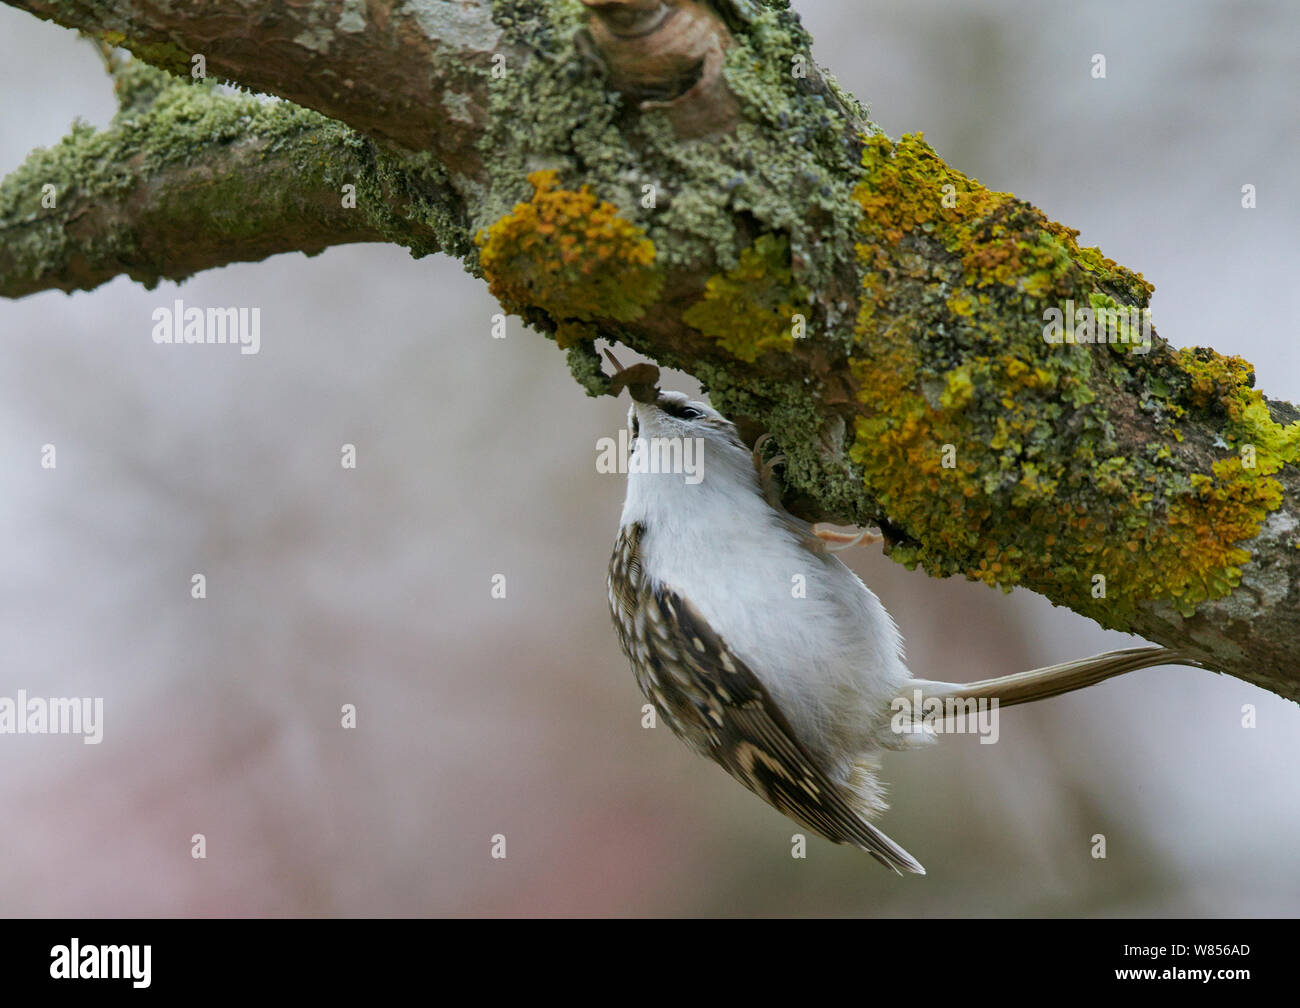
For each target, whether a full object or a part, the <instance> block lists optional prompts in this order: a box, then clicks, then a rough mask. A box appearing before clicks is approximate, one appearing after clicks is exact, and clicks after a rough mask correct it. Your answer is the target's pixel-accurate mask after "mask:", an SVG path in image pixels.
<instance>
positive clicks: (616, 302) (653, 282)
mask: <svg viewBox="0 0 1300 1008" xmlns="http://www.w3.org/2000/svg"><path fill="white" fill-rule="evenodd" d="M528 181H529V182H531V183H532V185H533V187H534V190H535V191H534V193H533V198H532V199H531V200H529V201H528V202H527V203H516V204H515V206H514V209H513V210H511V211H510V213H508V214H506V215H505V216H504V217H502V218H501V219H500V220H498V221H497V222H496V223H495V224H493V225H492V227H491V228H490V229H489V230H488V232H487V234H486V235H485V234H483V233H480V234H479V235H478V243H479V245H480V247H481V253H480V258H479V261H480V264H481V265H482V267H483V273H484V275H485V276H486V278H487V281H488V286H489V288H490V289H491V291H492V294H493V295H494V296H495V297H496V298H497V300H498V301H500V302H501V304H502V305H503V306H505V307H506V308H507V309H509V310H511V311H515V312H521V313H522V312H523V311H524V310H526V309H529V308H535V309H541V310H542V311H543V312H545V313H546V314H547V315H549V316H550V317H551V319H552V320H553V321H554V322H555V323H556V325H557V326H561V325H562V324H563V323H565V322H566V321H577V322H588V321H595V320H598V319H612V320H614V321H617V322H631V321H633V320H634V319H637V318H640V317H641V316H642V315H643V314H644V313H645V309H646V307H647V306H648V305H651V304H653V303H654V302H655V301H656V300H657V299H658V296H659V291H660V288H661V287H662V285H663V278H662V276H661V274H660V272H659V271H658V270H657V269H656V267H655V247H654V243H653V242H651V241H650V239H649V238H647V237H646V236H645V232H644V231H643V230H642V229H641V228H639V227H637V226H636V225H635V224H633V223H632V222H630V221H627V220H624V219H623V218H621V217H620V216H619V213H618V208H617V207H615V206H614V205H613V204H612V203H609V202H607V201H602V200H598V199H597V198H596V197H595V195H593V194H592V192H591V190H590V188H589V187H587V186H585V185H584V186H583V187H582V188H580V189H578V190H577V191H574V190H569V189H560V188H558V181H557V178H556V174H555V172H553V171H537V172H533V173H532V174H531V175H529V176H528ZM567 331H569V332H572V331H573V329H572V327H570V328H569V329H568V330H567Z"/></svg>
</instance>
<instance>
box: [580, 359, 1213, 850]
mask: <svg viewBox="0 0 1300 1008" xmlns="http://www.w3.org/2000/svg"><path fill="white" fill-rule="evenodd" d="M606 357H607V358H608V359H609V361H610V363H611V364H612V365H613V367H614V369H615V375H614V377H613V378H612V379H611V386H610V389H611V392H612V393H613V394H616V395H617V394H619V392H621V390H622V388H624V387H626V388H627V389H628V391H629V393H630V395H631V397H632V404H631V406H630V408H629V410H628V425H629V431H630V434H631V437H632V439H633V442H634V445H635V447H634V450H633V453H632V460H630V462H629V464H628V466H627V469H628V479H627V494H626V497H625V499H624V503H623V511H622V515H621V516H620V520H619V529H618V535H617V539H616V542H615V546H614V551H613V555H612V556H611V558H610V563H609V575H608V579H607V587H608V591H609V608H610V615H611V617H612V619H613V622H614V627H615V630H616V632H617V635H618V639H619V643H620V645H621V647H622V650H623V652H624V654H625V655H626V656H627V658H628V659H629V662H630V664H631V666H632V671H633V674H634V676H635V678H636V681H637V684H638V686H639V687H640V689H641V692H642V693H643V694H644V695H645V697H646V699H647V700H649V701H650V703H652V704H653V705H654V708H655V710H656V711H657V713H658V717H659V719H661V720H662V721H663V722H665V723H666V724H667V725H668V726H669V728H670V729H671V730H672V731H673V733H674V734H676V735H677V736H678V737H679V738H681V739H682V740H683V741H684V742H685V743H686V744H687V745H688V746H689V747H690V748H691V749H693V750H694V751H695V752H697V753H698V754H700V755H702V756H705V757H706V758H708V759H711V760H713V761H714V762H715V763H717V764H719V765H720V766H721V767H722V768H723V769H724V770H726V771H727V773H729V774H730V775H731V776H732V777H734V778H735V779H736V780H737V781H739V782H740V783H741V784H743V785H744V786H745V787H746V788H748V789H749V790H750V791H752V792H754V794H756V795H757V796H758V797H760V798H762V799H763V800H764V801H766V802H767V803H768V804H769V805H771V806H772V807H773V808H775V809H776V810H777V811H778V812H781V813H783V814H784V815H786V816H787V817H788V818H790V819H792V820H794V821H795V822H797V823H799V824H800V825H802V826H803V827H806V828H807V829H810V830H812V831H813V832H814V833H817V834H818V835H820V836H822V837H825V838H826V839H828V840H830V841H832V842H834V843H838V844H849V845H852V846H855V847H858V848H860V849H861V850H864V851H866V852H867V853H869V854H870V855H871V856H872V857H874V858H875V859H876V860H877V861H879V862H880V863H881V864H882V865H884V866H885V867H887V868H890V869H892V870H893V871H894V872H896V873H898V874H899V875H902V874H904V873H913V874H919V875H924V874H925V868H924V867H923V866H922V865H921V863H920V862H919V861H918V860H917V859H916V858H915V857H913V856H912V855H911V854H910V853H908V852H907V851H906V850H905V849H904V848H903V847H902V846H901V845H899V844H898V843H896V842H895V841H894V840H892V839H890V838H889V837H888V836H886V835H885V833H884V832H882V831H881V830H880V829H879V828H878V827H877V826H876V825H875V824H874V823H873V821H872V820H874V819H876V818H878V817H879V816H880V815H881V814H882V813H884V812H885V811H886V809H887V807H888V806H887V803H886V798H885V786H884V785H883V783H882V782H881V777H880V775H881V756H882V754H883V753H884V752H886V751H889V750H909V749H914V748H917V747H920V746H924V745H926V744H929V743H930V742H933V741H934V736H935V731H934V728H933V724H932V723H931V724H926V723H922V722H919V721H917V720H915V714H913V715H911V716H910V719H905V720H904V723H903V724H902V726H901V730H900V722H899V719H898V717H897V716H896V715H897V713H898V711H899V710H900V709H902V708H901V707H900V703H899V699H900V698H908V697H918V698H920V697H923V698H924V700H925V701H926V702H927V703H928V702H930V701H932V700H937V701H940V702H943V701H947V700H957V701H960V702H962V703H966V702H969V701H975V702H979V701H984V702H985V703H993V704H994V706H995V709H996V708H999V707H1005V706H1010V705H1013V704H1019V703H1027V702H1030V701H1034V700H1041V699H1045V698H1047V697H1051V696H1056V695H1059V694H1061V693H1064V692H1068V691H1070V690H1076V689H1080V688H1082V687H1085V686H1089V685H1092V684H1094V683H1098V682H1101V681H1102V680H1104V679H1108V678H1110V677H1111V676H1115V675H1120V674H1122V673H1125V672H1129V671H1133V670H1135V669H1140V668H1148V667H1151V666H1155V665H1165V664H1184V665H1194V666H1198V667H1204V666H1202V665H1201V664H1200V662H1199V661H1198V660H1197V659H1196V658H1195V657H1193V656H1191V655H1189V654H1186V653H1183V652H1180V651H1177V650H1174V649H1169V648H1163V647H1141V648H1128V649H1124V650H1119V651H1109V652H1106V653H1104V654H1100V655H1095V656H1092V657H1090V658H1084V659H1080V660H1077V661H1071V662H1065V663H1062V664H1059V665H1052V666H1049V667H1047V668H1041V669H1033V670H1030V671H1028V672H1020V673H1016V674H1013V675H1007V676H1001V677H998V678H995V679H986V680H982V681H979V682H974V683H955V682H946V681H937V680H928V679H918V678H914V677H913V676H912V675H911V673H910V672H909V670H908V667H907V664H906V662H905V660H904V653H903V640H902V637H901V635H900V633H899V631H898V628H897V626H896V625H895V623H894V621H893V619H892V618H891V617H890V615H889V613H888V612H886V610H885V607H884V606H883V605H882V604H881V602H880V600H879V599H878V598H876V596H875V595H874V594H873V593H872V592H871V590H870V589H869V588H867V586H866V585H865V584H863V582H862V581H861V579H860V578H859V577H858V576H857V575H856V574H854V573H853V571H851V570H850V569H849V568H848V567H847V566H846V565H845V564H844V563H843V562H842V561H841V560H840V559H839V557H838V556H836V553H837V552H839V550H840V549H841V548H843V547H844V546H845V545H849V544H851V542H856V541H858V540H860V539H863V538H864V537H863V536H856V537H848V536H847V535H846V534H843V533H834V532H829V531H827V530H822V529H820V528H816V527H815V526H813V525H812V524H811V523H809V522H807V521H804V520H803V519H800V518H798V517H796V516H795V515H793V514H791V513H789V512H788V511H787V510H786V509H785V508H784V507H783V506H782V505H781V503H780V496H779V493H778V492H777V490H776V487H775V482H774V480H773V478H772V470H773V467H774V466H775V465H778V464H780V462H781V461H782V459H781V457H780V456H779V455H778V456H776V457H775V458H773V459H772V460H770V461H768V462H764V461H763V460H762V450H763V448H764V447H765V444H766V439H767V435H764V436H763V437H761V438H759V439H758V440H757V441H756V442H755V444H754V446H753V447H746V445H745V444H744V442H743V441H742V440H741V438H740V436H739V434H738V432H737V429H736V427H735V425H734V424H733V423H732V422H731V421H729V420H728V419H726V417H724V416H723V415H722V414H721V413H719V412H717V411H716V410H715V409H713V408H712V407H710V406H709V405H707V404H706V403H704V402H702V401H697V400H693V399H691V398H689V397H688V396H686V395H685V394H683V393H681V392H675V391H661V390H660V389H659V388H658V386H657V379H658V369H657V368H655V367H654V366H653V365H646V364H640V365H635V366H633V367H631V368H623V367H622V365H620V364H619V362H618V361H617V359H616V358H615V357H614V356H613V354H612V353H610V352H609V351H606ZM656 442H658V444H659V445H660V446H662V445H665V444H673V443H674V442H676V443H678V444H679V445H687V444H688V443H689V444H691V445H694V447H695V448H696V453H697V455H698V458H697V463H698V464H697V466H696V468H697V469H698V472H697V473H695V474H694V475H693V476H691V477H689V478H688V477H686V476H684V475H683V473H682V472H672V471H665V467H664V466H656V465H653V464H648V462H649V461H652V460H647V458H646V456H645V453H648V452H650V451H651V450H652V449H654V448H655V447H656ZM678 451H679V452H680V451H681V448H680V447H679V449H678ZM638 452H641V453H643V455H642V458H641V461H640V463H639V464H638V462H637V461H636V460H637V453H638ZM674 457H681V456H680V455H678V456H674ZM667 468H668V470H671V468H672V467H671V466H669V467H667ZM846 539H849V540H850V542H848V543H846V542H845V540H846Z"/></svg>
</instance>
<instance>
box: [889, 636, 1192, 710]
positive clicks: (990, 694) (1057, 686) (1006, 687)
mask: <svg viewBox="0 0 1300 1008" xmlns="http://www.w3.org/2000/svg"><path fill="white" fill-rule="evenodd" d="M1154 665H1190V666H1193V667H1194V668H1207V666H1206V665H1204V664H1203V663H1202V662H1201V661H1200V660H1199V659H1197V658H1194V657H1192V656H1191V655H1190V654H1187V653H1186V652H1183V651H1175V650H1171V649H1170V648H1162V647H1144V648H1128V649H1126V650H1123V651H1107V652H1105V653H1104V654H1099V655H1093V656H1092V657H1091V658H1080V659H1078V660H1077V661H1070V662H1062V663H1061V664H1060V665H1048V666H1047V667H1046V668H1038V669H1030V670H1029V671H1028V672H1017V673H1015V674H1014V675H1006V676H999V677H998V678H996V679H981V680H980V681H979V682H973V683H950V682H931V681H929V680H925V679H916V680H913V681H912V682H911V683H909V684H908V686H907V688H909V689H910V688H919V689H920V690H921V693H922V695H923V696H924V697H925V698H926V699H927V700H928V699H930V698H931V697H933V698H935V699H939V700H946V699H949V698H953V699H962V700H997V702H998V706H999V707H1010V706H1012V705H1013V704H1021V703H1031V702H1033V701H1035V700H1046V699H1047V698H1048V697H1054V696H1059V695H1060V694H1062V693H1069V692H1071V691H1072V690H1077V689H1083V688H1084V687H1085V686H1094V685H1096V684H1097V683H1099V682H1103V681H1104V680H1106V679H1109V678H1111V677H1112V676H1117V675H1123V674H1124V673H1125V672H1134V671H1136V670H1137V669H1144V668H1151V667H1152V666H1154ZM1211 671H1212V670H1211Z"/></svg>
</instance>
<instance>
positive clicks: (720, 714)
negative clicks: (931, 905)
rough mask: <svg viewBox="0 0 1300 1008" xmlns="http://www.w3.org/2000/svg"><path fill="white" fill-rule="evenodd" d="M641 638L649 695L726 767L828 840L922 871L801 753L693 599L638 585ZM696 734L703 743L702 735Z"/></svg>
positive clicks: (786, 723) (776, 711) (772, 707)
mask: <svg viewBox="0 0 1300 1008" xmlns="http://www.w3.org/2000/svg"><path fill="white" fill-rule="evenodd" d="M645 588H646V589H648V591H647V598H646V599H645V606H644V612H645V613H646V626H645V632H644V635H643V641H644V645H645V647H646V651H647V658H648V659H649V661H648V665H649V669H650V678H651V679H652V680H653V682H652V683H643V684H642V685H643V687H650V688H647V692H648V693H650V694H651V699H653V700H655V702H656V703H658V704H659V706H660V707H661V708H662V709H664V710H665V714H666V715H668V717H667V720H668V721H669V723H670V724H672V723H673V721H674V720H675V719H676V720H679V721H681V722H682V723H683V726H684V727H685V726H688V725H689V727H688V731H690V732H691V733H692V734H694V735H695V736H696V737H695V738H690V737H689V736H688V735H687V734H686V733H684V732H679V734H682V735H683V737H684V738H686V740H687V742H689V743H692V744H694V745H697V746H698V745H699V743H700V742H701V741H702V740H703V741H704V742H705V743H706V744H707V748H708V750H709V754H710V755H711V756H712V757H713V759H714V760H716V761H717V762H718V763H719V764H720V765H721V766H722V767H723V768H724V769H726V771H727V772H728V773H730V774H731V775H732V776H733V777H735V778H736V779H737V780H738V781H740V782H741V783H742V784H744V785H745V786H746V787H747V788H749V789H750V790H751V791H753V792H754V793H755V794H756V795H758V796H759V797H760V798H762V799H763V800H764V801H766V802H767V803H768V804H769V805H771V806H772V807H773V808H775V809H777V810H778V811H779V812H782V813H784V814H785V815H787V816H789V817H790V818H791V819H794V820H796V821H797V822H800V823H803V824H804V825H805V826H807V827H808V828H809V829H811V830H815V831H816V832H818V833H820V834H821V835H822V836H824V837H826V838H827V839H828V840H833V841H834V842H836V843H847V844H853V845H854V846H856V847H860V848H862V849H863V850H865V851H867V852H868V853H869V854H871V855H872V856H873V857H874V858H875V859H876V860H877V861H879V862H880V863H881V864H883V865H885V866H886V867H887V868H892V869H894V870H895V871H897V872H899V874H902V872H904V871H908V872H915V873H917V874H920V875H924V874H925V869H924V868H922V867H921V865H920V863H919V862H918V861H917V860H916V859H915V858H914V857H912V855H910V854H909V853H907V851H905V850H904V849H903V848H902V847H900V846H899V845H898V844H896V843H895V842H894V841H893V840H891V839H889V837H887V836H885V834H884V833H882V832H881V831H880V830H878V829H877V828H876V827H875V826H873V825H871V823H869V822H867V821H866V820H865V819H863V818H862V817H861V816H860V815H859V814H858V813H857V812H856V811H854V809H853V806H852V805H851V804H850V803H849V801H848V800H847V799H846V798H845V796H844V794H843V792H842V791H841V789H840V788H839V787H838V786H836V785H835V784H834V783H833V782H832V781H831V780H830V779H829V778H828V777H827V775H826V773H825V772H824V771H823V770H822V769H821V767H819V766H818V765H817V762H816V761H815V760H814V759H812V757H810V756H809V755H808V752H807V750H806V749H805V748H804V747H803V746H802V745H801V744H800V743H799V740H798V739H797V738H796V737H795V734H794V732H793V731H792V730H791V727H790V723H789V721H787V720H786V717H785V715H784V714H782V713H781V711H780V709H779V708H778V707H777V706H776V704H775V703H774V702H773V701H772V698H771V696H770V695H769V694H768V692H767V690H766V689H765V688H764V686H763V684H762V683H761V682H760V681H759V679H758V677H757V676H756V675H754V673H753V672H752V671H751V670H750V669H749V667H748V666H747V665H746V664H745V663H744V662H743V661H742V660H741V659H740V658H739V657H737V656H736V654H735V653H734V652H733V651H732V650H731V649H730V648H729V647H728V646H727V644H726V642H725V641H724V640H723V639H722V638H721V637H720V636H719V635H718V634H717V633H715V632H714V630H713V628H712V627H710V626H709V624H708V622H707V621H706V620H705V619H704V617H703V616H701V615H700V613H699V612H698V610H696V608H695V607H694V606H693V605H691V603H690V602H689V601H688V600H687V599H685V598H683V597H682V596H680V595H678V594H677V593H676V592H675V591H673V590H672V589H670V588H668V587H666V586H664V585H652V584H646V585H645ZM701 735H702V736H703V739H702V740H701V737H700V736H701Z"/></svg>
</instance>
